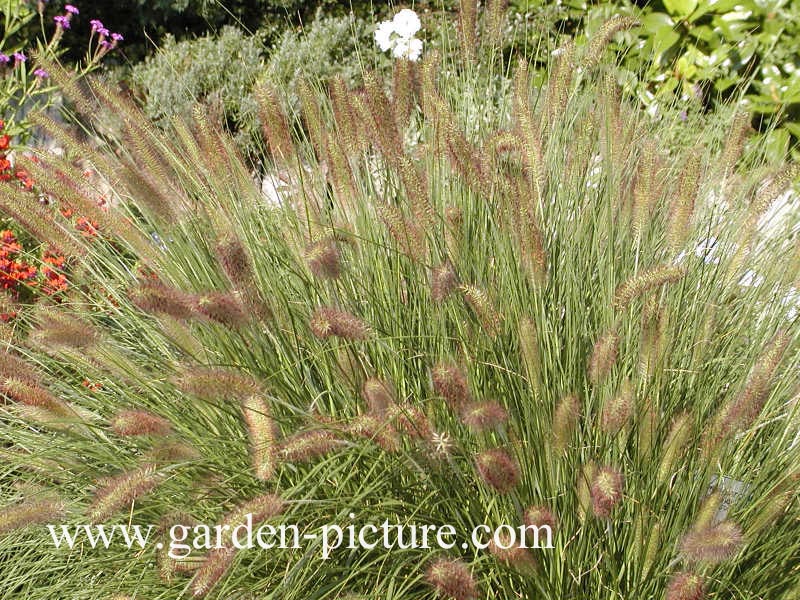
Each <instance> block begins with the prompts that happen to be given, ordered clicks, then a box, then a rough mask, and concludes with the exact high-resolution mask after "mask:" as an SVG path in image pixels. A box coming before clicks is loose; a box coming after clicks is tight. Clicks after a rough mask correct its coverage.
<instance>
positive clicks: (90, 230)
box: [75, 217, 98, 237]
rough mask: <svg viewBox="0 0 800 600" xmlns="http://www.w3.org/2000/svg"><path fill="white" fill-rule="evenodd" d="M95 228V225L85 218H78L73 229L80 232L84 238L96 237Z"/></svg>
mask: <svg viewBox="0 0 800 600" xmlns="http://www.w3.org/2000/svg"><path fill="white" fill-rule="evenodd" d="M97 227H98V225H97V223H95V222H94V221H90V220H89V219H87V218H85V217H78V221H77V222H76V223H75V229H77V230H78V231H80V232H82V233H83V235H84V236H85V237H96V236H97Z"/></svg>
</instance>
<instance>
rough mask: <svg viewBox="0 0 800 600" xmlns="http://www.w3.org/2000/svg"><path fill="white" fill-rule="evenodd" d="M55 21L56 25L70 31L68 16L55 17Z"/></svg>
mask: <svg viewBox="0 0 800 600" xmlns="http://www.w3.org/2000/svg"><path fill="white" fill-rule="evenodd" d="M53 21H55V24H56V25H58V26H59V27H62V28H64V29H69V17H68V16H66V15H56V16H55V17H53Z"/></svg>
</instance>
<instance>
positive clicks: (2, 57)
mask: <svg viewBox="0 0 800 600" xmlns="http://www.w3.org/2000/svg"><path fill="white" fill-rule="evenodd" d="M10 62H11V57H10V56H9V55H8V54H3V53H2V52H0V65H7V64H8V63H10Z"/></svg>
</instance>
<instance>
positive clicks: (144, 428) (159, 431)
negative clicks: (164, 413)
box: [111, 410, 172, 436]
mask: <svg viewBox="0 0 800 600" xmlns="http://www.w3.org/2000/svg"><path fill="white" fill-rule="evenodd" d="M111 429H112V430H113V431H114V433H116V434H117V435H122V436H139V435H169V433H170V432H171V431H172V424H171V423H170V422H169V421H168V420H167V419H164V418H162V417H159V416H158V415H154V414H153V413H151V412H147V411H146V410H123V411H121V412H119V413H117V414H116V415H115V416H114V418H113V419H111Z"/></svg>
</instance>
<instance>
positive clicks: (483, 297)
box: [459, 285, 502, 337]
mask: <svg viewBox="0 0 800 600" xmlns="http://www.w3.org/2000/svg"><path fill="white" fill-rule="evenodd" d="M459 289H460V290H461V292H462V293H463V294H464V299H465V300H466V301H467V304H469V306H470V307H471V308H472V310H473V311H475V315H476V316H477V317H478V321H479V322H480V324H481V327H482V328H483V330H484V331H485V332H486V333H487V334H488V335H489V336H491V337H494V336H496V335H497V334H498V333H500V326H501V324H502V317H501V315H500V313H498V312H497V310H495V308H494V306H493V305H492V301H491V300H490V298H489V294H488V293H486V291H485V290H482V289H480V288H478V287H476V286H474V285H462V286H460V288H459Z"/></svg>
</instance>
